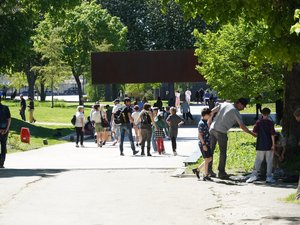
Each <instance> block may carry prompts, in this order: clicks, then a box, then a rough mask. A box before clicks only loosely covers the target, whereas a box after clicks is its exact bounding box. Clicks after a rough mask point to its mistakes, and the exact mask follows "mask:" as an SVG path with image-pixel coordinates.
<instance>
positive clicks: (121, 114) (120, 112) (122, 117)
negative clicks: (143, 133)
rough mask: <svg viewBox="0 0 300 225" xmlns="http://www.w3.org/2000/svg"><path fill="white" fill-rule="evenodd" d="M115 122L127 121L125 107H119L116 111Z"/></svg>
mask: <svg viewBox="0 0 300 225" xmlns="http://www.w3.org/2000/svg"><path fill="white" fill-rule="evenodd" d="M114 122H115V124H117V125H119V124H125V123H126V122H127V120H126V115H125V112H124V109H118V110H117V112H115V113H114Z"/></svg>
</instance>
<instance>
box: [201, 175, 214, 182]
mask: <svg viewBox="0 0 300 225" xmlns="http://www.w3.org/2000/svg"><path fill="white" fill-rule="evenodd" d="M203 181H213V180H212V179H211V178H210V177H209V176H205V177H203Z"/></svg>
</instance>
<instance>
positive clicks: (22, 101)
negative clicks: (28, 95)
mask: <svg viewBox="0 0 300 225" xmlns="http://www.w3.org/2000/svg"><path fill="white" fill-rule="evenodd" d="M25 110H26V101H25V99H24V96H23V95H22V94H20V116H21V118H22V120H23V121H26V116H25Z"/></svg>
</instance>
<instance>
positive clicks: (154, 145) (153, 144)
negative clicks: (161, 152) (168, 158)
mask: <svg viewBox="0 0 300 225" xmlns="http://www.w3.org/2000/svg"><path fill="white" fill-rule="evenodd" d="M151 143H152V148H153V150H154V151H155V152H157V145H156V136H155V132H154V131H152V136H151Z"/></svg>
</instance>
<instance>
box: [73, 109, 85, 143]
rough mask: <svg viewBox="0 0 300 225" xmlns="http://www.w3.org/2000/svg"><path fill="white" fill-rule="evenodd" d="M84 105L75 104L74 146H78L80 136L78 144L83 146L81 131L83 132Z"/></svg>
mask: <svg viewBox="0 0 300 225" xmlns="http://www.w3.org/2000/svg"><path fill="white" fill-rule="evenodd" d="M83 112H84V107H83V106H82V105H79V106H77V112H76V114H75V116H76V122H75V131H76V147H77V148H78V147H79V145H78V143H79V138H80V146H81V147H84V145H83V132H84V114H83Z"/></svg>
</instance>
